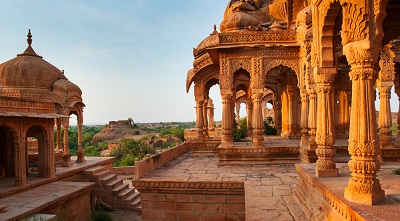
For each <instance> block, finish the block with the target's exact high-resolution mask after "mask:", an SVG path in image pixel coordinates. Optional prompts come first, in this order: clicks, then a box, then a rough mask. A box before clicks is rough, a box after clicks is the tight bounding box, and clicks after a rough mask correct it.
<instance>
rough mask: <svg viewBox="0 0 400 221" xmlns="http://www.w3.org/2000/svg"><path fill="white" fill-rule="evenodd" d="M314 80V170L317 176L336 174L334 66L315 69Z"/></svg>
mask: <svg viewBox="0 0 400 221" xmlns="http://www.w3.org/2000/svg"><path fill="white" fill-rule="evenodd" d="M315 71H316V72H315V73H314V76H315V82H316V84H317V88H316V89H317V90H316V91H317V95H318V112H317V131H316V138H315V139H316V140H315V141H316V143H317V144H318V148H317V150H316V154H317V155H318V160H317V162H316V167H315V172H316V175H317V176H318V177H328V176H338V175H339V173H338V170H337V168H336V164H335V160H334V157H335V155H336V149H335V147H334V146H333V145H334V144H335V140H336V135H335V126H334V114H333V113H332V111H333V102H334V100H333V86H332V84H333V80H334V78H335V73H336V69H335V68H318V69H316V70H315Z"/></svg>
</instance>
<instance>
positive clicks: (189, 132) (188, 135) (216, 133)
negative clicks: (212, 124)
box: [184, 128, 222, 141]
mask: <svg viewBox="0 0 400 221" xmlns="http://www.w3.org/2000/svg"><path fill="white" fill-rule="evenodd" d="M207 133H208V136H209V139H210V140H221V136H222V129H221V128H214V129H213V130H208V131H207ZM184 137H185V140H186V141H193V140H195V138H196V128H191V129H186V130H185V131H184Z"/></svg>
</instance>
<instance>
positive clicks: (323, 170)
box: [315, 161, 339, 177]
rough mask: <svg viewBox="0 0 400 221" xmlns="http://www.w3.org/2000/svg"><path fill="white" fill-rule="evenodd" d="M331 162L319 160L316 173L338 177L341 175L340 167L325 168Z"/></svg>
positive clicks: (319, 175) (320, 175)
mask: <svg viewBox="0 0 400 221" xmlns="http://www.w3.org/2000/svg"><path fill="white" fill-rule="evenodd" d="M327 164H330V162H318V161H317V163H316V165H317V166H316V169H315V175H316V176H317V177H337V176H339V171H338V169H336V168H335V169H326V168H324V167H325V166H326V165H327Z"/></svg>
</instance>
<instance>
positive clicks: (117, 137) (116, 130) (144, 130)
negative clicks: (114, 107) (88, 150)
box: [92, 119, 194, 143]
mask: <svg viewBox="0 0 400 221" xmlns="http://www.w3.org/2000/svg"><path fill="white" fill-rule="evenodd" d="M178 127H179V128H191V127H194V122H160V123H134V122H133V121H132V120H131V119H128V120H119V121H110V122H109V124H108V125H107V126H106V127H105V128H104V129H103V130H101V131H100V132H99V133H98V134H96V135H95V136H94V137H93V139H92V143H98V142H103V141H104V142H108V143H118V142H119V141H121V140H122V139H124V138H128V139H135V140H138V139H140V138H142V137H143V136H147V135H150V134H152V135H158V134H159V133H160V132H162V130H165V129H166V128H178Z"/></svg>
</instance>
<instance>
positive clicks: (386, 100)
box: [377, 81, 395, 148]
mask: <svg viewBox="0 0 400 221" xmlns="http://www.w3.org/2000/svg"><path fill="white" fill-rule="evenodd" d="M392 85H393V82H382V81H378V82H377V88H378V91H379V99H380V106H379V127H380V130H379V132H380V134H381V136H380V137H379V145H380V147H381V148H385V147H394V146H395V145H394V143H393V142H392V129H390V127H391V126H392V116H391V110H390V97H391V89H392Z"/></svg>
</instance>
